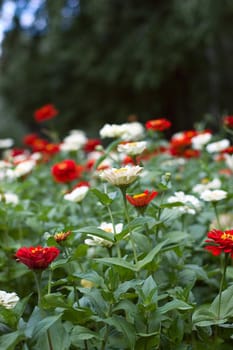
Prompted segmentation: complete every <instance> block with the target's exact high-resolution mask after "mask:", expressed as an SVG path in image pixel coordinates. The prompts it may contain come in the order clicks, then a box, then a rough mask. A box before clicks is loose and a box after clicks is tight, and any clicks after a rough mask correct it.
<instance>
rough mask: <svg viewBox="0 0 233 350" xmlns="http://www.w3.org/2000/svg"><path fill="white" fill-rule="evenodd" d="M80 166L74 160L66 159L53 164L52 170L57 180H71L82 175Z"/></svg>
mask: <svg viewBox="0 0 233 350" xmlns="http://www.w3.org/2000/svg"><path fill="white" fill-rule="evenodd" d="M79 168H80V166H78V165H77V164H76V163H75V161H74V160H72V159H66V160H63V161H61V162H59V163H56V164H54V165H53V167H52V169H51V172H52V175H53V177H54V179H55V180H56V181H57V182H63V183H66V182H71V181H73V180H75V179H77V177H78V176H79V175H80V169H79Z"/></svg>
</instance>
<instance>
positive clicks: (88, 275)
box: [73, 271, 105, 288]
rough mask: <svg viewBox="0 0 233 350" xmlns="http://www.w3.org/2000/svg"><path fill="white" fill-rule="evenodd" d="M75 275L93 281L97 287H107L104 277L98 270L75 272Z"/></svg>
mask: <svg viewBox="0 0 233 350" xmlns="http://www.w3.org/2000/svg"><path fill="white" fill-rule="evenodd" d="M73 276H75V277H78V278H80V279H85V280H88V281H91V282H93V283H94V285H95V286H96V287H101V288H104V287H105V283H104V279H103V277H101V276H100V275H98V273H97V272H96V271H90V272H83V273H82V272H79V273H78V272H77V273H73Z"/></svg>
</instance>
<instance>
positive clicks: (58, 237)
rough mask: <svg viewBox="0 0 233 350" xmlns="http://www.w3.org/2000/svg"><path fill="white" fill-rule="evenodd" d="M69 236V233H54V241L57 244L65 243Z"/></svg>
mask: <svg viewBox="0 0 233 350" xmlns="http://www.w3.org/2000/svg"><path fill="white" fill-rule="evenodd" d="M70 234H71V231H67V232H58V233H55V235H54V239H55V241H56V242H57V243H60V242H63V241H65V240H66V239H67V237H69V235H70Z"/></svg>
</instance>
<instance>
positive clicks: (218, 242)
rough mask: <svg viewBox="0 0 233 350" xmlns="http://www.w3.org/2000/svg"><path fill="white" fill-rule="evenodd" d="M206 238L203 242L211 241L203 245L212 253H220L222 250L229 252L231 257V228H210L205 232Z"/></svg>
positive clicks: (232, 255) (232, 248)
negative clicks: (221, 229)
mask: <svg viewBox="0 0 233 350" xmlns="http://www.w3.org/2000/svg"><path fill="white" fill-rule="evenodd" d="M207 236H208V238H209V239H207V240H206V241H205V242H207V243H212V244H211V245H207V246H206V247H205V249H206V250H209V251H210V252H211V253H212V254H213V255H220V254H221V253H222V252H224V253H229V254H230V255H231V257H232V258H233V230H226V231H220V230H216V229H214V230H212V231H210V232H208V234H207Z"/></svg>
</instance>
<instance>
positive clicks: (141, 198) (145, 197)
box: [126, 190, 158, 207]
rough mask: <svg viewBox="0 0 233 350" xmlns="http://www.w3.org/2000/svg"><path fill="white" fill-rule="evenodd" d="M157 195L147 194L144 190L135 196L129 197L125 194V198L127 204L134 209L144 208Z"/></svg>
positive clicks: (155, 193) (154, 193)
mask: <svg viewBox="0 0 233 350" xmlns="http://www.w3.org/2000/svg"><path fill="white" fill-rule="evenodd" d="M157 195H158V192H155V191H152V192H149V191H148V190H146V191H144V192H142V193H139V194H135V195H134V196H129V195H128V194H127V195H126V198H127V200H128V202H129V203H130V204H132V205H133V206H135V207H146V206H147V205H148V204H149V203H150V202H151V201H152V199H153V198H155V197H156V196H157Z"/></svg>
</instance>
